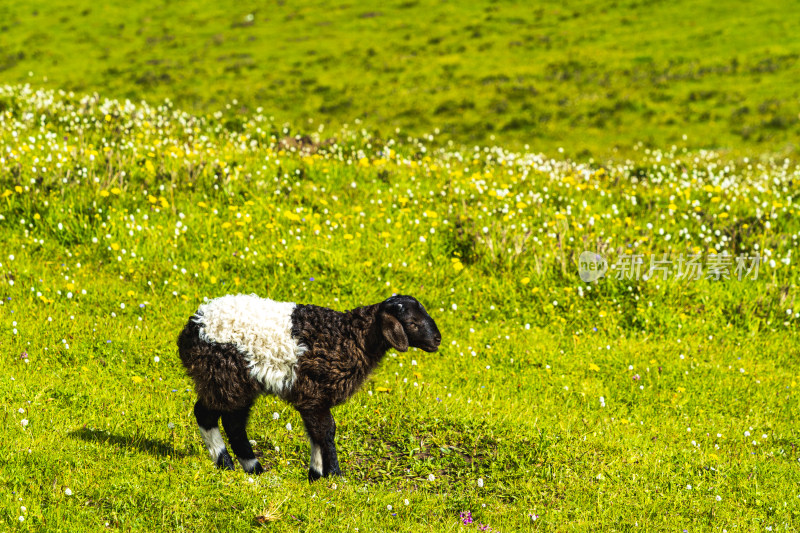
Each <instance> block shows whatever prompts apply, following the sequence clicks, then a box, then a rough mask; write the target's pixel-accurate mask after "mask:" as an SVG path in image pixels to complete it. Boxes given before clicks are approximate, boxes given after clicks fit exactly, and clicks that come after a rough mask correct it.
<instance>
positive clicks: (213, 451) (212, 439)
mask: <svg viewBox="0 0 800 533" xmlns="http://www.w3.org/2000/svg"><path fill="white" fill-rule="evenodd" d="M200 435H202V436H203V442H204V443H205V445H206V449H208V455H210V456H211V460H212V461H214V462H215V463H216V462H217V458H218V457H219V454H221V453H222V452H224V451H225V441H224V440H222V435H221V434H220V432H219V427H214V428H211V429H203V428H200Z"/></svg>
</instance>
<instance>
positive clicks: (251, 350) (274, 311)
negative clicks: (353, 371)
mask: <svg viewBox="0 0 800 533" xmlns="http://www.w3.org/2000/svg"><path fill="white" fill-rule="evenodd" d="M294 308H295V304H294V303H291V302H276V301H274V300H270V299H268V298H260V297H258V296H256V295H255V294H237V295H228V296H223V297H221V298H216V299H214V300H211V301H210V302H208V303H205V304H203V305H201V306H200V307H199V308H198V310H197V314H198V315H200V317H199V318H198V319H197V323H198V324H200V326H201V328H200V338H201V339H202V340H204V341H206V342H215V343H218V344H224V343H232V344H234V345H236V347H237V349H238V350H239V351H240V352H241V353H242V354H243V355H244V356H245V358H246V359H247V362H248V366H249V368H250V374H251V375H252V376H253V377H254V378H255V379H256V380H258V381H259V382H260V383H261V384H262V385H264V388H265V391H266V392H267V393H270V394H276V395H278V396H281V395H282V394H283V393H284V392H285V391H288V390H289V389H290V388H291V387H292V383H293V382H294V365H295V363H297V358H298V357H299V356H300V355H302V354H303V352H305V350H306V348H305V346H302V345H301V344H299V343H298V342H297V340H296V339H294V338H293V337H292V311H294Z"/></svg>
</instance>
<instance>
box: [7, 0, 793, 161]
mask: <svg viewBox="0 0 800 533" xmlns="http://www.w3.org/2000/svg"><path fill="white" fill-rule="evenodd" d="M0 20H1V21H2V23H0V43H1V44H2V45H1V46H0V79H2V80H4V81H6V82H13V83H31V84H32V85H33V86H35V87H39V86H44V87H51V88H56V89H67V90H75V91H78V92H81V93H84V92H93V91H98V92H100V93H101V94H103V95H105V96H111V97H119V98H131V99H134V100H139V99H141V98H146V99H148V100H150V101H159V100H161V99H164V98H169V99H171V100H172V101H174V102H176V103H177V104H178V105H179V106H180V107H182V108H184V109H187V110H190V111H196V112H215V111H222V112H223V113H226V114H230V115H233V114H237V113H240V112H241V113H245V114H246V113H250V112H253V111H254V110H255V109H257V108H262V109H263V110H264V113H265V114H266V115H268V116H274V117H275V118H276V120H277V121H278V122H283V121H288V122H290V123H292V124H293V125H294V126H295V127H296V128H300V129H303V130H308V131H310V130H316V128H317V127H318V125H319V124H326V125H327V126H328V127H329V130H328V131H336V130H338V126H339V125H341V124H342V123H351V124H352V123H353V121H354V120H356V119H361V120H362V121H363V122H362V124H363V125H364V126H366V127H367V128H368V129H369V130H370V131H375V132H378V135H379V136H381V137H383V138H390V137H391V138H396V137H397V135H396V134H395V129H396V128H401V130H402V132H403V133H402V135H403V136H404V135H406V134H414V135H420V134H423V133H434V132H435V131H439V132H440V133H439V135H438V136H437V138H438V139H440V140H448V139H453V140H455V141H456V142H457V143H464V144H467V145H472V144H476V143H478V144H487V143H491V144H494V143H497V144H500V145H502V146H505V147H510V148H517V149H521V148H522V147H523V146H524V145H528V146H529V147H530V149H531V150H533V151H544V152H545V153H549V154H555V153H556V150H557V149H558V148H559V147H563V149H564V151H565V153H566V154H567V155H570V156H573V157H580V158H584V159H587V158H590V157H595V158H606V157H616V158H620V157H621V156H628V155H630V154H631V153H632V148H633V147H634V146H635V145H637V143H643V144H644V145H646V146H650V147H657V148H668V147H669V146H671V145H672V144H679V145H687V146H689V147H695V148H697V147H702V148H716V149H722V150H731V151H734V152H747V153H750V154H756V153H764V152H765V153H771V154H784V155H792V156H794V155H795V154H796V150H797V147H796V143H797V141H796V139H797V136H798V134H800V122H799V121H798V114H799V113H800V94H799V93H798V89H797V87H798V85H800V84H799V83H798V82H800V79H798V74H797V72H798V66H800V64H799V63H798V57H800V38H799V37H798V33H797V31H796V28H797V27H798V26H799V25H800V11H798V10H797V9H796V5H795V4H794V3H793V2H789V1H780V0H767V1H765V2H758V3H753V2H743V1H731V2H723V3H720V2H714V1H710V0H701V1H699V2H697V1H694V2H690V1H687V0H679V1H676V2H657V1H644V2H639V1H622V2H618V1H614V2H610V1H601V2H589V1H585V0H579V1H573V2H568V3H563V2H539V3H536V4H531V3H530V2H513V1H486V0H482V1H478V2H437V1H432V0H410V1H409V0H400V1H393V2H390V3H387V2H375V1H373V0H367V1H363V2H353V3H349V4H336V5H331V4H330V3H328V2H319V3H313V2H283V1H281V2H270V3H269V4H264V3H263V2H252V1H247V2H201V1H197V0H188V1H182V2H163V1H155V0H146V1H142V2H123V1H119V0H111V1H109V2H102V3H97V2H85V1H74V0H68V1H64V0H56V1H47V2H43V1H38V0H34V1H29V0H25V1H22V0H10V1H7V2H3V3H2V5H0ZM232 101H235V102H236V103H235V104H232V105H231V107H230V108H227V107H226V106H227V104H229V103H230V102H232ZM684 135H686V136H687V139H686V140H685V141H684V140H683V136H684Z"/></svg>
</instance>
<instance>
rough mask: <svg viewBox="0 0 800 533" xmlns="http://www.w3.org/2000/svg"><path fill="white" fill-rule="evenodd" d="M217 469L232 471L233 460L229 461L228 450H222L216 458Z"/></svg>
mask: <svg viewBox="0 0 800 533" xmlns="http://www.w3.org/2000/svg"><path fill="white" fill-rule="evenodd" d="M217 468H220V469H222V470H234V468H235V467H234V466H233V459H231V456H230V454H229V453H228V450H224V451H223V452H222V453H221V454H219V457H217Z"/></svg>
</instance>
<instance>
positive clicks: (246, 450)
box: [178, 294, 442, 481]
mask: <svg viewBox="0 0 800 533" xmlns="http://www.w3.org/2000/svg"><path fill="white" fill-rule="evenodd" d="M441 340H442V336H441V334H440V333H439V329H438V328H437V327H436V323H435V322H434V321H433V319H432V318H431V317H430V315H428V313H427V312H426V311H425V308H424V307H423V306H422V304H420V303H419V302H418V301H417V300H416V299H415V298H412V297H411V296H392V297H391V298H389V299H387V300H385V301H383V302H381V303H377V304H374V305H368V306H364V307H358V308H356V309H353V310H351V311H347V312H339V311H334V310H333V309H328V308H326V307H319V306H316V305H299V304H294V303H289V302H275V301H273V300H269V299H266V298H260V297H258V296H256V295H252V294H251V295H244V294H239V295H235V296H234V295H229V296H223V297H221V298H217V299H214V300H211V301H209V302H207V303H205V304H203V305H201V306H200V307H199V308H198V310H197V312H196V313H195V314H194V316H192V317H191V318H190V320H189V322H188V323H187V324H186V326H185V327H184V329H183V331H182V332H181V334H180V336H179V338H178V350H179V353H180V358H181V361H182V362H183V365H184V366H185V367H186V370H187V372H188V374H189V376H191V378H192V379H193V380H194V384H195V390H196V391H197V396H198V400H197V403H196V404H195V406H194V414H195V417H196V418H197V424H198V425H199V426H200V433H201V434H202V436H203V440H204V442H205V445H206V447H207V448H208V452H209V454H210V455H211V459H212V460H213V461H214V462H215V464H216V465H217V466H218V467H220V468H224V469H233V468H234V465H233V461H232V459H231V456H230V455H229V454H228V451H227V449H226V448H225V443H224V441H223V440H222V435H221V434H220V431H219V425H218V423H219V419H220V418H222V425H223V426H224V428H225V432H226V433H227V435H228V440H229V441H230V445H231V448H232V449H233V453H234V454H236V457H237V459H238V460H239V463H240V464H241V465H242V468H243V469H244V470H245V471H246V472H250V473H255V474H258V473H261V472H263V469H262V467H261V465H260V464H259V462H258V459H256V457H255V454H254V453H253V448H252V447H251V446H250V441H249V440H248V437H247V432H246V427H247V419H248V416H249V414H250V409H251V408H252V406H253V403H254V402H255V400H256V398H258V396H259V395H261V394H274V395H276V396H278V397H280V398H282V399H284V400H285V401H287V402H289V403H290V404H291V405H292V406H294V408H295V409H297V411H299V413H300V415H301V416H302V418H303V423H304V424H305V428H306V432H307V433H308V437H309V439H310V441H311V461H310V465H309V472H308V477H309V480H311V481H313V480H316V479H318V478H319V477H320V476H328V475H331V474H334V475H339V474H341V471H340V470H339V461H338V459H337V456H336V446H335V444H334V435H335V432H336V424H335V423H334V420H333V416H332V415H331V408H332V407H334V406H336V405H339V404H341V403H343V402H344V401H346V400H347V399H348V398H350V396H352V395H353V394H354V393H355V392H356V390H358V388H359V387H360V386H361V384H362V383H364V381H365V380H366V379H367V377H368V376H369V374H370V373H371V372H372V370H374V369H375V367H376V366H377V365H378V363H379V362H380V360H381V359H382V358H383V356H384V355H385V354H386V352H387V350H389V349H390V348H394V349H396V350H398V351H400V352H404V351H406V350H408V348H409V346H413V347H416V348H420V349H422V350H425V351H426V352H435V351H436V350H437V349H438V348H439V344H440V343H441Z"/></svg>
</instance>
